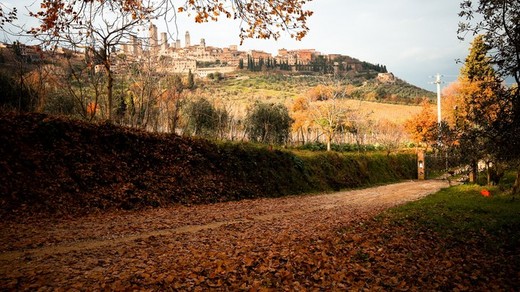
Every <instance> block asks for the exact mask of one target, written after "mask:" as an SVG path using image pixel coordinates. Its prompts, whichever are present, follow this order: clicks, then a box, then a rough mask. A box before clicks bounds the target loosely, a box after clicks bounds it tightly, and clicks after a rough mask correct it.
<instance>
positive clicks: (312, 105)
mask: <svg viewBox="0 0 520 292" xmlns="http://www.w3.org/2000/svg"><path fill="white" fill-rule="evenodd" d="M343 97H345V91H344V89H342V88H341V87H340V86H336V87H331V86H323V85H318V86H316V87H315V88H313V89H311V90H310V92H309V93H308V98H309V99H310V100H309V115H310V117H311V118H312V120H313V122H314V123H315V124H316V125H317V126H318V127H319V128H320V129H321V131H322V133H323V134H324V135H325V139H326V144H327V151H330V150H331V144H332V140H333V139H334V137H335V135H336V134H337V133H338V131H339V130H340V129H342V128H343V127H344V126H345V125H346V124H347V123H348V122H349V119H348V113H349V112H351V109H350V108H349V107H347V106H346V105H345V104H344V103H342V102H341V101H340V99H341V98H343Z"/></svg>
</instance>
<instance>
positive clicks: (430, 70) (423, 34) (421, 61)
mask: <svg viewBox="0 0 520 292" xmlns="http://www.w3.org/2000/svg"><path fill="white" fill-rule="evenodd" d="M0 1H1V2H2V3H3V4H4V5H6V6H8V7H15V6H16V7H19V11H20V12H21V13H19V16H20V20H22V21H21V22H22V23H24V24H26V26H27V27H30V26H31V25H35V24H36V23H35V22H34V20H32V19H30V17H28V11H29V9H33V10H34V9H36V8H38V7H36V6H37V5H35V4H34V1H30V0H16V1H15V0H0ZM36 4H37V3H36ZM31 5H32V6H31ZM306 8H307V9H310V10H312V11H314V15H313V16H312V17H311V18H310V19H309V23H308V26H309V28H310V31H309V33H308V35H307V36H306V37H305V38H303V40H302V41H295V40H294V39H291V38H290V37H289V35H288V34H284V33H282V35H281V37H280V38H279V39H278V40H277V41H275V40H258V39H246V40H244V43H243V44H242V45H240V39H239V37H238V34H239V27H240V22H237V21H233V20H229V19H225V18H222V19H220V20H219V21H218V22H208V23H202V24H199V23H195V22H194V19H193V17H194V16H193V15H191V16H189V15H188V14H187V13H177V15H176V21H175V22H172V21H171V20H168V21H167V20H163V19H160V20H157V25H158V28H159V30H161V31H168V34H170V35H172V36H173V37H174V38H179V37H178V36H181V37H182V34H184V33H185V32H186V31H190V33H191V36H192V41H193V40H196V42H198V39H200V38H205V40H206V43H207V44H211V45H212V46H215V47H227V46H229V45H232V44H236V45H237V46H238V49H239V50H243V51H248V50H262V51H265V52H269V53H271V54H274V53H276V52H277V50H278V49H281V48H286V49H288V50H295V49H305V48H314V49H316V50H317V51H319V52H321V53H323V54H331V53H339V54H344V55H348V56H352V57H354V58H357V59H359V60H364V61H367V62H370V63H374V64H385V65H386V66H387V67H388V69H389V71H392V72H394V74H395V75H396V76H398V77H399V78H401V79H403V80H405V81H407V82H410V83H412V84H414V85H416V86H419V87H421V88H425V89H428V90H431V91H434V90H435V85H434V84H430V83H431V82H432V81H434V80H433V78H432V77H431V76H433V75H435V74H436V73H440V74H443V75H444V76H445V77H444V81H445V82H446V83H450V82H451V81H454V80H455V79H456V76H457V75H458V74H459V70H460V67H461V64H460V63H457V62H456V60H464V58H465V56H466V55H467V53H468V48H469V43H470V42H471V41H472V36H467V40H466V41H463V42H461V41H459V40H458V39H457V34H456V31H457V25H458V22H459V21H460V18H459V17H458V15H457V14H458V12H459V3H457V2H453V1H448V0H440V1H437V2H435V3H426V2H420V3H417V2H415V1H412V0H399V1H397V2H392V3H387V2H385V1H383V0H374V1H370V3H358V2H357V1H351V0H343V1H339V0H329V1H327V2H326V3H325V2H323V1H312V2H309V3H307V4H306ZM24 15H25V16H24ZM166 28H168V29H166ZM4 39H5V38H4ZM12 40H13V39H11V41H12Z"/></svg>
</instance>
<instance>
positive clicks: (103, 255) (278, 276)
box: [0, 181, 520, 291]
mask: <svg viewBox="0 0 520 292" xmlns="http://www.w3.org/2000/svg"><path fill="white" fill-rule="evenodd" d="M445 186H446V183H445V182H440V181H429V182H405V183H399V184H394V185H388V186H382V187H377V188H371V189H365V190H356V191H349V192H340V193H335V194H328V195H315V196H303V197H301V196H298V197H287V198H279V199H256V200H244V201H238V202H227V203H217V204H210V205H198V206H191V207H188V206H179V207H170V208H159V209H150V210H141V211H116V212H108V213H104V214H99V215H90V216H87V217H81V218H74V217H70V218H64V219H60V220H58V219H44V220H39V219H38V218H28V219H27V220H26V222H24V223H14V222H11V223H9V222H2V223H0V227H1V230H2V233H1V238H0V287H2V288H3V289H7V290H38V289H41V290H43V291H45V290H52V289H61V290H99V289H109V290H131V289H139V290H157V291H164V290H167V291H168V290H194V291H204V290H211V289H213V290H258V289H260V290H262V289H264V288H267V289H272V290H322V291H323V290H338V291H345V290H356V289H359V290H385V291H386V290H404V291H406V290H411V291H414V290H421V291H424V290H472V291H475V290H483V291H484V290H486V291H490V290H493V291H496V290H511V291H512V290H516V289H518V287H519V284H520V283H519V280H518V278H519V277H518V276H520V275H519V273H518V256H517V255H515V253H514V251H510V252H508V251H504V250H501V249H497V250H496V251H489V249H486V250H482V249H481V248H480V246H479V245H478V242H468V243H467V244H462V243H453V242H450V241H448V240H446V239H445V238H443V237H441V236H439V235H436V233H433V232H428V231H426V230H423V229H417V230H416V229H414V228H411V226H409V225H406V224H398V223H396V222H394V221H389V220H387V219H374V215H376V214H378V213H379V212H380V211H382V210H384V209H386V208H389V207H391V206H394V205H396V204H400V203H403V202H406V201H409V200H415V199H418V198H421V197H423V196H425V195H427V194H429V193H432V192H435V191H437V190H438V189H440V188H442V187H445ZM383 218H385V217H383Z"/></svg>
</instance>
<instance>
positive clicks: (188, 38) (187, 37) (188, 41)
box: [184, 31, 191, 48]
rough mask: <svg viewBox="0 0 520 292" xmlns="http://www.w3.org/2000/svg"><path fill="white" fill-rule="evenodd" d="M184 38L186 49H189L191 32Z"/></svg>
mask: <svg viewBox="0 0 520 292" xmlns="http://www.w3.org/2000/svg"><path fill="white" fill-rule="evenodd" d="M184 38H185V47H186V48H189V47H190V46H191V42H190V32H189V31H187V32H186V34H185V35H184Z"/></svg>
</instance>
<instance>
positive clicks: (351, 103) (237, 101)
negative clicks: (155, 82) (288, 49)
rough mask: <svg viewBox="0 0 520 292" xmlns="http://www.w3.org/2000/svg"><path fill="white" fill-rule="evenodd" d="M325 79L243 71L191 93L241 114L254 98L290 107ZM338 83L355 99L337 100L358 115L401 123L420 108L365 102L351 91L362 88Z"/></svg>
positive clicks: (411, 104)
mask: <svg viewBox="0 0 520 292" xmlns="http://www.w3.org/2000/svg"><path fill="white" fill-rule="evenodd" d="M328 82H329V83H330V80H328V79H326V78H325V77H319V76H284V75H275V74H271V75H269V74H246V75H238V76H237V77H236V78H230V79H224V80H221V81H219V82H210V83H203V84H202V85H201V86H200V88H199V89H198V90H197V91H196V92H195V94H196V95H200V96H205V97H207V98H209V99H215V100H216V101H215V102H216V103H225V104H227V105H229V106H231V107H233V108H234V112H235V113H237V114H238V115H239V116H242V115H245V112H246V110H247V107H248V106H250V105H251V104H252V103H253V102H255V101H261V102H267V103H281V104H284V105H286V106H287V107H288V108H291V105H292V102H293V100H294V99H295V98H297V97H304V96H305V95H306V94H307V92H308V91H309V90H311V89H312V88H313V87H315V86H317V85H319V84H327V83H328ZM342 82H343V83H341V84H343V85H346V86H350V87H349V88H350V89H349V92H351V93H352V94H351V95H353V96H356V98H353V97H350V98H342V99H341V100H340V103H341V104H344V105H346V106H347V107H348V108H350V109H352V110H355V111H359V113H360V114H361V115H362V116H367V115H368V118H369V119H371V120H374V121H379V120H382V119H386V120H388V121H391V122H393V123H397V124H401V123H403V122H404V121H406V120H408V119H409V118H410V117H412V116H413V115H415V114H417V113H419V112H420V110H421V107H420V106H418V105H416V104H414V103H413V102H411V101H410V103H409V104H403V103H396V102H393V103H391V102H388V101H381V102H376V101H368V100H366V99H365V98H364V96H360V95H359V94H356V93H355V92H356V90H357V91H360V90H362V88H363V87H362V86H358V87H356V86H354V85H352V84H350V83H349V82H348V80H347V81H342ZM374 86H375V85H374ZM399 86H401V87H399ZM399 86H394V87H396V88H399V89H402V87H403V86H405V85H399ZM367 87H368V86H367ZM363 90H365V91H370V90H371V89H369V88H365V89H363ZM409 94H412V93H409ZM414 94H416V93H414ZM412 96H413V95H412ZM410 100H411V99H410Z"/></svg>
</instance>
